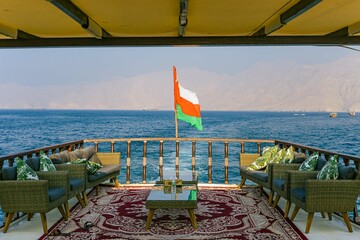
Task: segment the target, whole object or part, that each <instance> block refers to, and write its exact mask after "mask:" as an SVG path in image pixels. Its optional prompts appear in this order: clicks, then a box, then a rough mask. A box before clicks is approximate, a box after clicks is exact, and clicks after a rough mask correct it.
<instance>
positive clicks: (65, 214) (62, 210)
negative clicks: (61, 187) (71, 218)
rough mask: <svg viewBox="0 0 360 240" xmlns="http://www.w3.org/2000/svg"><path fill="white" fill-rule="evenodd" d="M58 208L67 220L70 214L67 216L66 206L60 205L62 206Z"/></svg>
mask: <svg viewBox="0 0 360 240" xmlns="http://www.w3.org/2000/svg"><path fill="white" fill-rule="evenodd" d="M65 204H66V203H65ZM58 209H59V212H60V213H61V215H62V216H63V218H64V219H65V221H67V220H68V216H67V213H66V212H65V210H64V208H63V207H62V206H61V205H60V206H58Z"/></svg>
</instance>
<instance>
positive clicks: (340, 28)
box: [0, 0, 360, 48]
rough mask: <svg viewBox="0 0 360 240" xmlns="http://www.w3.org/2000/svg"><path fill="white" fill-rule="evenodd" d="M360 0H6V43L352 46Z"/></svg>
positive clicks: (2, 3) (0, 9) (359, 39)
mask: <svg viewBox="0 0 360 240" xmlns="http://www.w3.org/2000/svg"><path fill="white" fill-rule="evenodd" d="M359 10H360V1H359V0H323V1H322V0H301V1H299V0H276V1H274V0H72V1H70V0H0V47H1V48H6V47H44V46H163V45H164V46H177V45H210V46H211V45H216V46H218V45H353V44H360V14H359Z"/></svg>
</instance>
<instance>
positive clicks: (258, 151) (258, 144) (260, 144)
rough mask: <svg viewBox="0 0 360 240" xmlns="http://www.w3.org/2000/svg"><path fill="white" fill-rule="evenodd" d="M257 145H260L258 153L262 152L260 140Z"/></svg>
mask: <svg viewBox="0 0 360 240" xmlns="http://www.w3.org/2000/svg"><path fill="white" fill-rule="evenodd" d="M257 145H258V154H261V142H258V143H257Z"/></svg>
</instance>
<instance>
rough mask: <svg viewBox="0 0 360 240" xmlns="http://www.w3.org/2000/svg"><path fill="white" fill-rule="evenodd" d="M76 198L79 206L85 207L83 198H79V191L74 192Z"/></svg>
mask: <svg viewBox="0 0 360 240" xmlns="http://www.w3.org/2000/svg"><path fill="white" fill-rule="evenodd" d="M76 198H77V200H78V201H79V203H80V206H81V207H82V208H84V207H85V203H84V201H83V199H82V198H81V195H80V193H78V194H76Z"/></svg>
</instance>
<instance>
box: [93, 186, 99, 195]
mask: <svg viewBox="0 0 360 240" xmlns="http://www.w3.org/2000/svg"><path fill="white" fill-rule="evenodd" d="M94 188H95V195H96V196H99V185H97V186H95V187H94Z"/></svg>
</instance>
